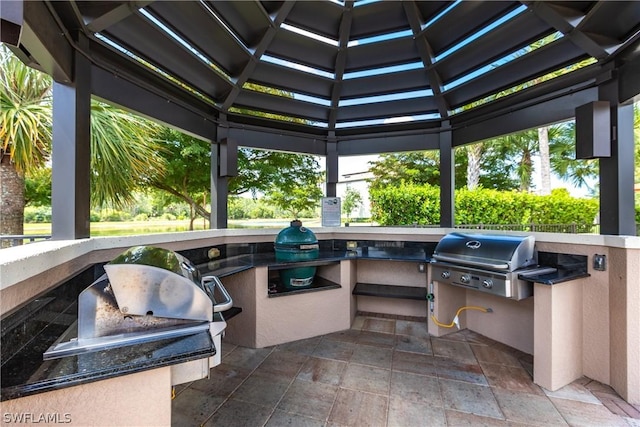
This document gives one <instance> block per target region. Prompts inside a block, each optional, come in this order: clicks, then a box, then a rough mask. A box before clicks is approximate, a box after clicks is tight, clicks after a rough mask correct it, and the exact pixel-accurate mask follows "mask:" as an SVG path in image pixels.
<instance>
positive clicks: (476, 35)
mask: <svg viewBox="0 0 640 427" xmlns="http://www.w3.org/2000/svg"><path fill="white" fill-rule="evenodd" d="M525 10H527V7H526V6H525V5H522V6H520V7H518V8H516V9H514V10H512V11H511V12H509V13H507V14H506V15H504V16H503V17H502V18H500V19H498V20H496V21H494V22H492V23H491V24H489V25H487V26H486V27H484V28H482V29H481V30H480V31H477V32H475V33H474V34H472V35H471V36H469V37H467V38H466V39H464V40H462V41H461V42H460V43H458V44H456V45H454V46H452V47H450V48H449V49H447V50H445V51H444V52H442V53H441V54H439V55H437V56H436V57H435V61H436V62H437V61H441V60H442V59H443V58H446V57H447V56H449V55H451V54H452V53H454V52H456V51H458V50H460V49H461V48H462V47H464V46H466V45H468V44H469V43H471V42H472V41H474V40H477V39H479V38H480V37H482V36H484V35H485V34H487V33H489V32H491V31H493V30H495V29H496V28H498V27H499V26H500V25H502V24H504V23H505V22H508V21H510V20H512V19H513V18H515V17H516V16H518V15H520V14H521V13H523V12H524V11H525Z"/></svg>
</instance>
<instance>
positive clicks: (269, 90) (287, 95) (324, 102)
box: [242, 83, 331, 107]
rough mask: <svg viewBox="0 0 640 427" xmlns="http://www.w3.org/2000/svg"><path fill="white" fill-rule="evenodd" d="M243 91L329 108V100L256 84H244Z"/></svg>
mask: <svg viewBox="0 0 640 427" xmlns="http://www.w3.org/2000/svg"><path fill="white" fill-rule="evenodd" d="M242 88H243V89H247V90H252V91H254V92H262V93H267V94H269V95H274V96H280V97H283V98H292V99H295V100H298V101H303V102H309V103H311V104H317V105H322V106H325V107H330V106H331V100H329V99H324V98H318V97H315V96H310V95H305V94H303V93H297V92H291V91H289V90H283V89H276V88H273V87H269V86H264V85H260V84H257V83H245V84H244V85H243V86H242Z"/></svg>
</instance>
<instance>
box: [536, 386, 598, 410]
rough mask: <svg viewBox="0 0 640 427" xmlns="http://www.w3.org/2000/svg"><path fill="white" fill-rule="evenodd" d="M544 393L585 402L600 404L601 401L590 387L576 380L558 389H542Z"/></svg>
mask: <svg viewBox="0 0 640 427" xmlns="http://www.w3.org/2000/svg"><path fill="white" fill-rule="evenodd" d="M542 390H543V391H544V394H546V395H547V396H549V397H557V398H559V399H569V400H577V401H580V402H585V403H595V404H599V403H600V401H599V400H598V398H597V397H595V396H594V395H593V394H592V393H591V392H590V391H589V389H587V388H586V387H585V386H584V385H582V384H581V383H580V382H579V381H574V382H573V383H571V384H567V385H566V386H564V387H562V388H560V389H558V390H556V391H549V390H547V389H542Z"/></svg>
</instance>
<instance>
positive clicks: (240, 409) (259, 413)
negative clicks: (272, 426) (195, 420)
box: [204, 399, 273, 427]
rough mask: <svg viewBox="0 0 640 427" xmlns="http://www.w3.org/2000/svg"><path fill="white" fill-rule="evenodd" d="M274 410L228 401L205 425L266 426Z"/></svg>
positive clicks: (215, 426)
mask: <svg viewBox="0 0 640 427" xmlns="http://www.w3.org/2000/svg"><path fill="white" fill-rule="evenodd" d="M272 411H273V409H272V408H269V407H267V406H261V405H256V404H253V403H249V402H242V401H238V400H233V399H231V400H228V401H227V402H225V403H224V405H222V406H221V407H220V408H219V409H218V410H217V411H216V412H215V414H213V416H212V417H211V418H210V419H209V420H207V422H206V423H205V424H204V425H205V426H208V427H219V426H225V427H247V426H260V425H264V423H265V422H266V421H267V419H268V418H269V416H270V415H271V412H272Z"/></svg>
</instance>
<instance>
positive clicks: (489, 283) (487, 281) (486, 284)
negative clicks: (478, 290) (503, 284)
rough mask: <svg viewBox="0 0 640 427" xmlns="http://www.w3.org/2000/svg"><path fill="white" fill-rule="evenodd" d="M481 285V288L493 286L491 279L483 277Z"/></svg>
mask: <svg viewBox="0 0 640 427" xmlns="http://www.w3.org/2000/svg"><path fill="white" fill-rule="evenodd" d="M482 287H483V288H487V289H491V288H493V280H491V279H484V280H483V281H482Z"/></svg>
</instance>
